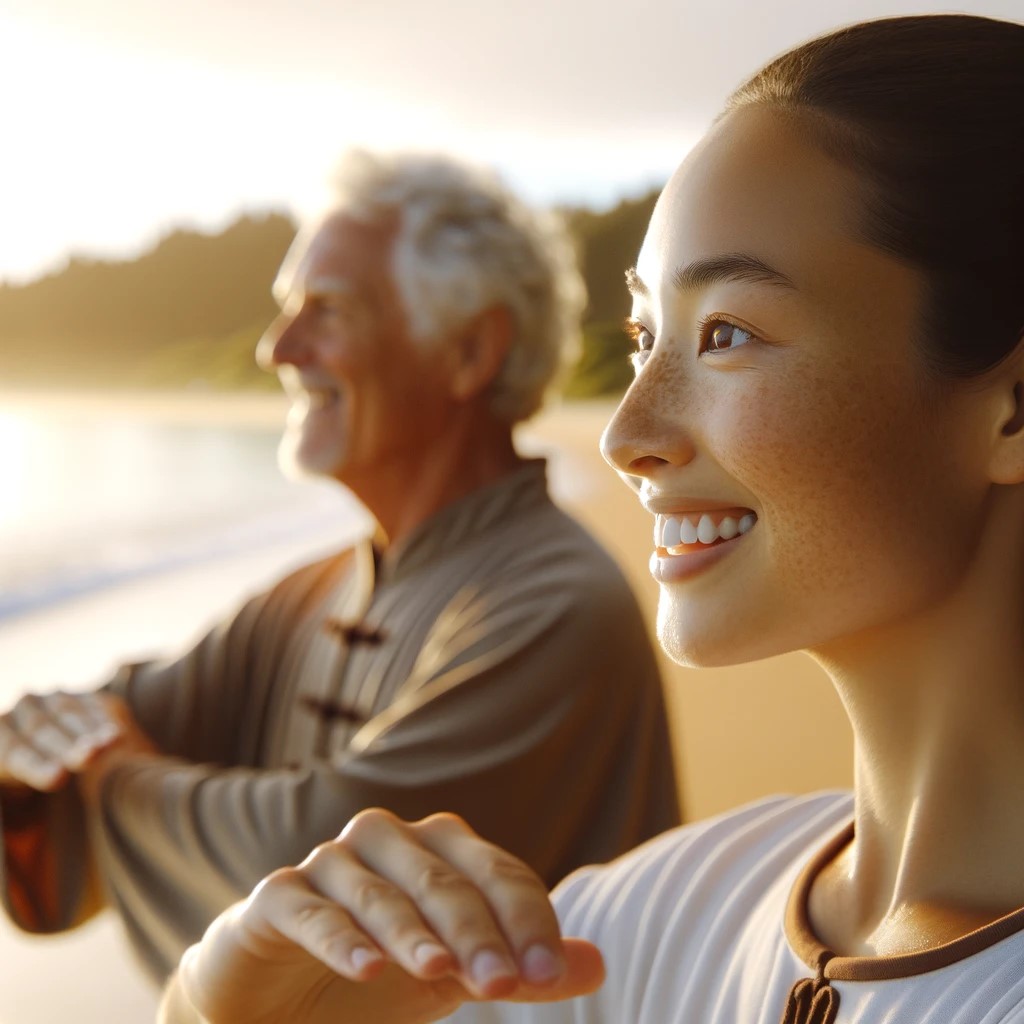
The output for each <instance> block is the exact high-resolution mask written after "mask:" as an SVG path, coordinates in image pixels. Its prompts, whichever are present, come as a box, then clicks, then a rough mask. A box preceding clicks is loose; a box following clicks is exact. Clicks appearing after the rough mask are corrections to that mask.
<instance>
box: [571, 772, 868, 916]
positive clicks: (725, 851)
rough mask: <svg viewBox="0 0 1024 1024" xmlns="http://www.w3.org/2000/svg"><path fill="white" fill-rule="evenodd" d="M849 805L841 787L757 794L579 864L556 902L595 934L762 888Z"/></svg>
mask: <svg viewBox="0 0 1024 1024" xmlns="http://www.w3.org/2000/svg"><path fill="white" fill-rule="evenodd" d="M852 813H853V796H852V794H851V793H849V792H847V791H835V790H833V791H828V792H820V793H813V794H809V795H804V796H773V797H767V798H764V799H761V800H757V801H755V802H753V803H750V804H746V805H744V806H742V807H738V808H735V809H733V810H730V811H727V812H726V813H724V814H719V815H716V816H715V817H712V818H708V819H705V820H703V821H698V822H694V823H692V824H687V825H682V826H680V827H678V828H675V829H672V830H670V831H668V832H664V833H662V834H661V835H659V836H655V837H654V838H653V839H650V840H648V841H647V842H646V843H644V844H643V845H642V846H638V847H637V848H636V849H634V850H631V851H630V852H629V853H626V854H624V855H623V856H621V857H619V858H617V859H616V860H614V861H611V862H609V863H608V864H603V865H597V866H591V867H586V868H582V869H580V870H579V871H577V872H575V873H574V874H572V875H570V876H569V877H568V878H567V879H565V881H563V882H562V883H561V884H560V885H559V886H558V888H557V889H556V890H555V893H554V901H555V906H556V908H557V909H558V911H559V916H560V917H561V918H562V919H563V922H564V924H565V926H566V928H567V930H568V931H569V933H570V934H596V932H599V931H602V930H604V928H605V927H607V926H609V925H611V924H613V923H616V924H620V925H621V924H625V923H626V922H627V921H629V920H638V919H639V918H641V917H645V918H648V919H649V918H650V917H651V915H652V914H653V915H655V916H659V915H661V914H665V913H676V912H678V911H679V909H680V906H681V905H682V904H685V903H688V902H694V903H698V902H699V903H700V904H702V905H707V904H708V903H717V902H721V901H722V900H725V899H729V898H731V897H734V896H735V894H736V893H737V892H740V891H742V890H749V891H750V892H751V893H752V894H753V893H754V892H758V893H763V892H764V891H765V890H766V888H768V887H770V886H772V885H773V884H775V883H776V882H777V881H778V880H779V879H780V878H781V879H785V880H787V881H788V879H789V876H790V875H792V876H794V877H795V874H796V872H797V871H799V869H800V868H801V867H802V866H803V865H804V863H806V861H807V859H808V858H809V857H810V856H811V854H813V853H814V852H816V851H817V849H818V848H819V847H820V846H821V845H822V843H824V842H825V840H826V839H828V838H829V837H830V836H832V835H833V834H835V833H836V832H837V831H838V830H839V828H841V827H842V826H843V825H845V824H846V822H847V821H849V819H850V817H851V815H852ZM626 926H627V927H628V925H626Z"/></svg>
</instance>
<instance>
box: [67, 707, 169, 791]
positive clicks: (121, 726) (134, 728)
mask: <svg viewBox="0 0 1024 1024" xmlns="http://www.w3.org/2000/svg"><path fill="white" fill-rule="evenodd" d="M97 700H99V701H100V704H101V706H102V707H103V710H104V711H105V712H106V714H107V715H109V716H110V719H111V720H112V721H113V722H114V724H115V725H116V726H117V729H118V733H117V737H116V738H115V739H114V741H113V742H112V743H109V744H107V745H105V746H102V747H99V748H97V749H96V750H95V751H94V752H93V753H92V754H91V755H90V756H89V757H88V758H87V759H86V761H85V762H84V764H83V765H82V766H81V768H79V769H78V770H77V771H76V772H75V781H76V783H77V784H78V788H79V791H80V792H81V794H82V796H83V797H84V798H85V800H86V802H87V803H90V804H91V803H94V802H95V800H96V797H97V795H98V793H99V791H100V786H101V784H102V782H103V779H104V778H105V777H106V775H107V773H108V772H110V771H111V769H113V768H115V767H117V765H119V764H122V763H123V762H125V761H129V760H135V759H136V758H138V757H139V756H140V755H142V756H147V755H158V754H159V753H160V750H159V748H158V747H157V746H156V744H155V743H153V741H152V740H151V739H150V738H149V736H147V735H146V733H145V732H143V730H142V727H141V726H140V725H139V723H138V722H136V721H135V717H134V715H132V712H131V708H129V707H128V705H127V704H126V703H125V702H124V701H123V700H122V699H121V698H120V697H115V696H113V695H112V694H109V693H100V694H97Z"/></svg>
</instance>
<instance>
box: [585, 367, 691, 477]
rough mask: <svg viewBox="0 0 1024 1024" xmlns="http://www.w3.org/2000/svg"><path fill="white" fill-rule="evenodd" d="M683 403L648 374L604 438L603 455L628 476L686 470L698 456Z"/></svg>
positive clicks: (624, 402)
mask: <svg viewBox="0 0 1024 1024" xmlns="http://www.w3.org/2000/svg"><path fill="white" fill-rule="evenodd" d="M684 404H685V399H684V396H682V395H680V396H679V401H676V400H675V399H674V398H670V397H669V396H668V395H666V394H664V392H663V391H662V390H661V389H659V388H658V387H657V386H656V384H655V382H654V380H653V379H648V380H645V379H644V371H642V372H641V373H640V376H638V377H637V378H636V380H634V381H633V383H632V384H631V385H630V387H629V390H628V391H627V392H626V394H625V395H624V396H623V398H622V401H621V402H620V403H619V407H618V408H617V409H616V410H615V414H614V415H613V416H612V418H611V421H610V422H609V424H608V426H607V427H605V430H604V433H603V434H602V435H601V454H602V455H603V456H604V459H605V461H606V462H608V463H609V464H610V465H611V466H612V467H613V468H615V469H617V470H618V471H619V472H620V473H624V474H626V475H628V476H638V477H645V478H647V477H651V476H653V475H654V474H656V473H657V472H658V470H659V469H661V468H663V467H666V466H676V467H679V466H684V465H686V464H687V463H688V462H691V461H692V460H693V458H694V456H695V454H696V449H695V446H694V439H693V435H692V433H691V431H690V429H689V427H688V426H687V424H686V422H685V417H684V416H682V415H681V408H680V407H681V406H682V405H684Z"/></svg>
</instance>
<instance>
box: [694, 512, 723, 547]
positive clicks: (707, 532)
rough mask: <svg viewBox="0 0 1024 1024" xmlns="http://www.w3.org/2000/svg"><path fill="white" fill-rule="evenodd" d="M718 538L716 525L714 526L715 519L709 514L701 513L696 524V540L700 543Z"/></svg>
mask: <svg viewBox="0 0 1024 1024" xmlns="http://www.w3.org/2000/svg"><path fill="white" fill-rule="evenodd" d="M717 539H718V527H717V526H715V521H714V520H713V519H712V518H711V516H709V515H703V516H701V517H700V522H699V523H698V524H697V540H699V541H700V542H701V544H710V543H711V542H712V541H713V540H717Z"/></svg>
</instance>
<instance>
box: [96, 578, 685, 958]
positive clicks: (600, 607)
mask: <svg viewBox="0 0 1024 1024" xmlns="http://www.w3.org/2000/svg"><path fill="white" fill-rule="evenodd" d="M562 582H563V583H564V582H565V581H564V580H563V581H562ZM553 591H557V592H553ZM624 598H625V599H624ZM660 701H661V694H660V685H659V680H658V675H657V671H656V668H655V664H654V660H653V653H652V651H651V648H650V645H649V643H648V641H647V638H646V635H645V632H644V628H643V625H642V622H641V621H640V618H639V612H638V611H637V609H636V605H635V602H634V601H633V600H632V597H631V596H630V595H629V594H628V591H626V593H625V594H623V593H620V592H618V591H617V590H614V589H613V590H612V591H609V590H608V589H607V588H603V589H602V588H591V589H590V590H589V591H588V590H587V589H586V588H577V587H569V588H566V587H553V586H552V581H544V580H541V581H539V582H538V581H537V580H536V579H533V581H532V582H528V581H527V580H526V579H523V580H521V581H513V582H511V583H509V584H508V585H507V586H505V587H502V588H498V589H491V590H489V591H488V592H486V593H479V594H464V595H462V597H461V598H460V599H459V600H458V601H456V602H453V606H452V607H451V608H450V609H449V610H448V611H447V612H446V613H445V614H444V615H442V616H441V617H440V619H439V620H438V622H437V624H436V626H435V628H434V631H433V633H432V634H431V636H430V637H429V638H428V641H427V643H426V645H425V646H424V654H423V657H422V658H421V660H420V662H419V663H417V666H416V669H415V671H414V672H413V674H412V676H411V678H410V679H409V682H408V684H407V686H406V687H405V689H404V691H403V694H402V695H401V696H400V698H399V700H398V701H397V703H395V704H393V705H392V706H391V707H389V708H388V709H387V710H386V711H385V712H384V713H382V714H381V715H379V716H377V717H376V718H374V719H372V720H371V721H370V722H369V723H367V725H366V726H364V727H363V729H362V730H360V732H359V733H357V734H356V736H355V737H354V740H353V743H352V744H351V746H350V748H349V750H347V751H346V752H345V753H344V754H343V755H341V756H338V757H336V758H334V759H332V760H324V761H320V762H315V763H314V764H313V765H312V766H308V767H305V768H302V769H288V770H285V769H282V770H266V769H253V768H248V767H244V766H236V767H225V766H223V765H218V764H209V763H203V764H198V763H195V762H193V761H191V760H188V759H183V758H174V757H162V758H139V759H138V760H136V761H133V762H128V763H125V764H122V765H119V766H118V767H117V768H115V769H114V770H113V771H111V773H110V774H109V775H108V776H107V778H106V780H105V783H104V786H103V789H102V792H101V795H100V807H101V814H102V829H101V839H100V842H101V844H102V846H101V849H100V851H99V853H100V856H101V857H102V861H103V864H104V871H105V874H106V875H107V877H108V879H109V880H110V884H111V885H112V889H113V893H114V898H115V899H116V900H118V901H119V902H120V903H121V905H122V906H123V907H124V908H125V910H126V911H127V912H126V913H124V914H123V916H124V917H125V919H126V921H127V923H128V925H129V928H130V929H131V928H132V920H133V919H134V920H135V921H138V922H140V926H139V933H138V934H137V935H135V939H136V946H137V947H140V946H143V947H144V946H145V944H147V943H148V944H150V945H151V946H152V955H151V957H150V961H151V963H152V964H153V965H154V969H155V970H156V971H158V972H159V971H160V970H161V969H162V971H163V972H164V973H166V971H167V970H169V969H170V967H171V966H173V964H174V963H176V961H177V959H178V957H179V956H180V954H181V952H182V951H183V950H184V948H185V947H186V946H188V945H190V944H191V943H193V942H195V941H197V940H198V938H199V937H200V936H201V934H202V932H203V931H204V929H205V928H206V926H207V924H208V923H209V921H210V919H211V918H212V917H213V916H214V915H215V914H216V913H218V912H220V911H221V910H223V909H225V908H226V907H227V906H228V905H230V904H231V903H232V902H234V901H236V900H237V899H239V898H240V897H242V896H244V895H246V894H247V893H248V892H249V891H250V890H251V889H252V888H253V886H254V885H255V884H256V883H257V882H258V881H259V880H260V879H261V878H263V877H264V876H265V875H266V874H268V873H269V872H270V871H272V870H274V869H275V868H277V867H280V866H281V865H283V864H289V863H297V862H299V861H301V860H302V859H304V858H305V857H306V855H307V854H308V853H309V852H310V850H311V848H312V847H313V846H315V845H316V844H318V843H321V842H324V841H326V840H328V839H330V838H332V837H333V836H335V835H336V834H337V833H338V832H339V831H340V829H341V828H342V827H343V826H344V824H345V823H346V822H347V821H348V819H349V818H351V817H352V816H353V815H354V814H355V813H357V812H358V811H360V810H363V809H364V808H366V807H370V806H381V807H387V808H389V809H391V810H392V811H394V812H395V813H396V814H398V815H400V816H401V817H404V818H410V819H415V818H419V817H422V816H424V815H426V814H430V813H433V812H436V811H440V810H449V811H453V812H455V813H458V814H461V815H462V816H464V817H465V818H466V819H467V820H468V821H469V822H470V824H472V825H473V826H474V827H475V828H476V829H477V830H478V831H479V832H481V833H482V834H483V835H484V836H485V837H487V838H488V839H490V840H491V841H493V842H495V843H497V844H499V845H501V846H503V847H505V848H506V849H509V850H510V851H512V852H513V853H515V854H517V855H518V856H520V857H522V858H523V859H524V860H526V861H527V862H528V863H530V864H532V865H533V866H534V868H535V869H536V870H538V872H539V873H540V874H541V875H542V876H543V877H544V878H545V879H546V880H547V881H548V882H549V884H553V883H554V882H555V881H556V880H557V879H558V878H560V877H561V876H562V875H564V874H565V873H567V871H568V870H569V869H570V868H571V867H575V866H576V865H578V864H579V863H581V862H582V861H583V860H586V859H593V860H597V859H605V858H606V857H610V856H612V855H614V854H616V853H618V852H620V851H621V850H622V849H624V848H625V847H627V846H629V845H631V843H632V842H635V841H636V838H637V837H638V836H639V835H644V834H650V833H649V832H647V833H644V832H643V831H642V829H643V827H644V825H645V824H646V823H645V822H644V821H643V820H642V819H643V817H644V815H645V814H647V813H649V812H648V810H647V809H648V808H650V806H651V800H650V794H649V792H648V788H651V789H654V790H660V791H661V792H663V793H664V794H665V803H666V804H669V803H671V804H672V805H673V809H672V811H670V812H666V814H665V817H666V818H667V819H668V820H669V821H670V822H671V820H673V819H674V815H675V809H674V802H675V790H674V785H673V782H672V779H671V777H669V778H667V779H666V778H664V777H660V778H659V777H654V773H653V772H646V773H645V771H644V765H645V764H647V763H648V762H649V763H650V764H651V765H652V766H656V767H657V769H658V771H659V772H661V774H662V775H664V766H665V764H666V760H667V758H666V756H665V748H666V747H667V738H666V737H665V736H664V733H663V730H664V716H663V713H662V708H661V703H660ZM588 854H589V856H588Z"/></svg>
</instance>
